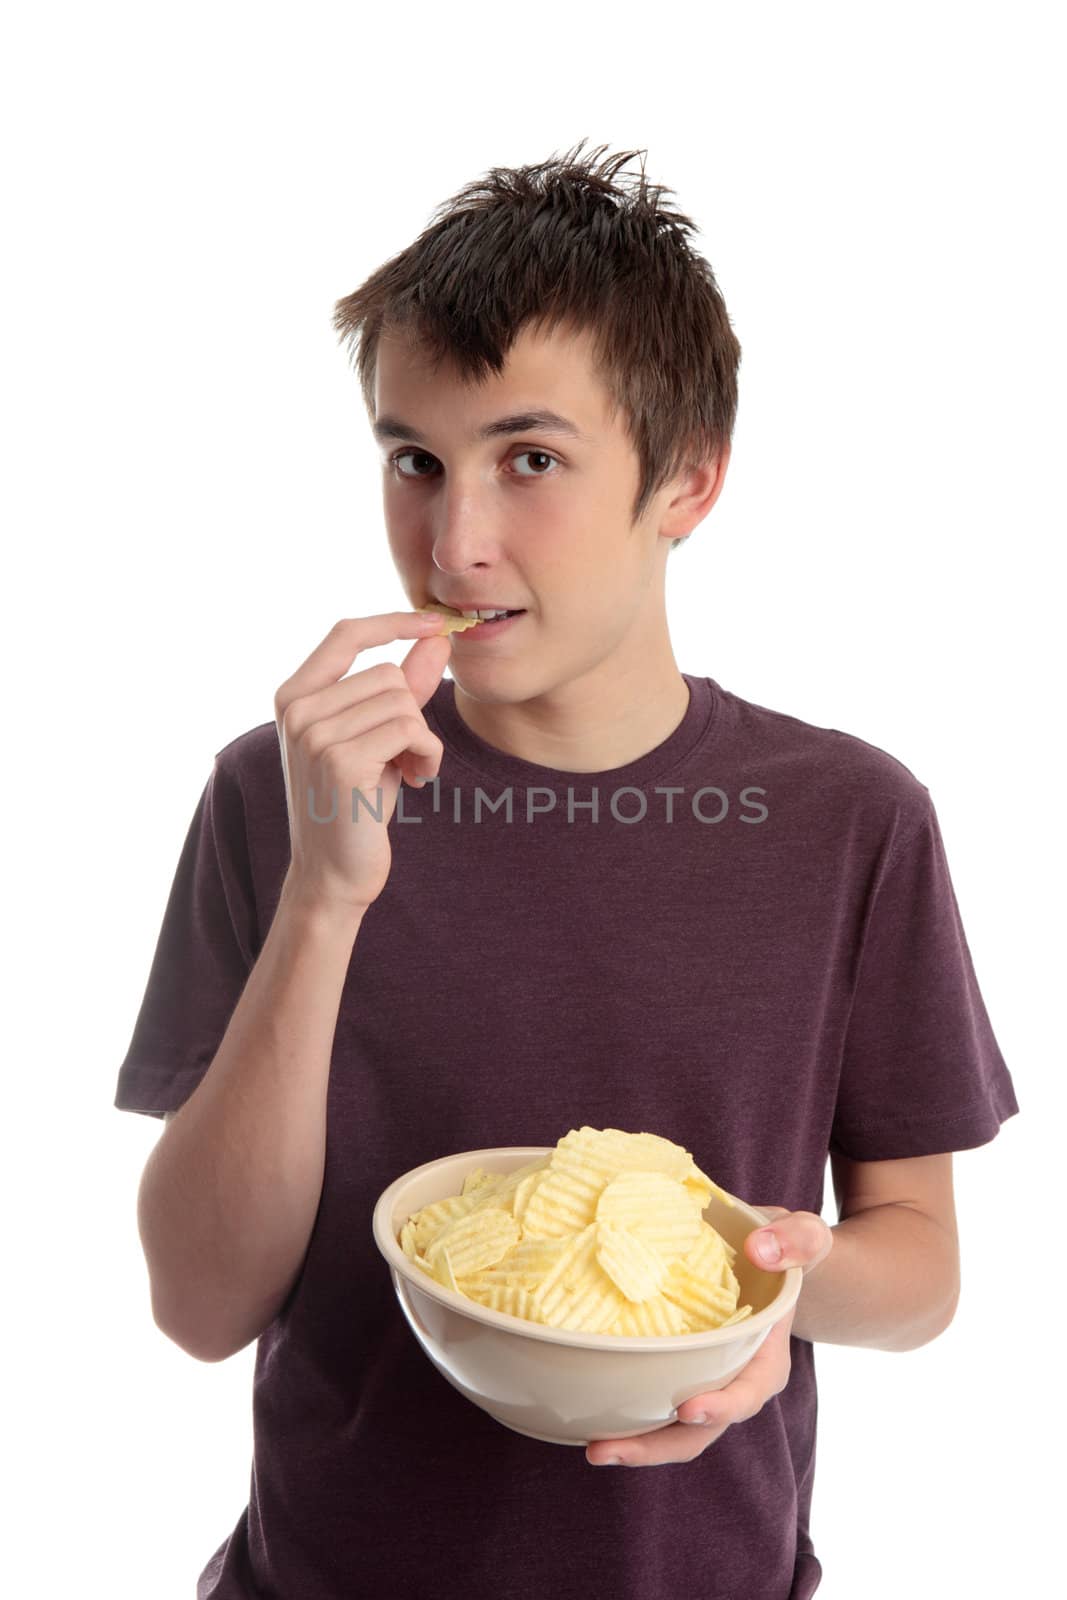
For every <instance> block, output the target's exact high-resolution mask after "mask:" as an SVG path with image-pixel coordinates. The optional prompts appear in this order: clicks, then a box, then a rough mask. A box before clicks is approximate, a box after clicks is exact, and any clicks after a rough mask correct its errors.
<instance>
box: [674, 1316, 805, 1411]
mask: <svg viewBox="0 0 1067 1600" xmlns="http://www.w3.org/2000/svg"><path fill="white" fill-rule="evenodd" d="M791 1370H792V1359H791V1357H790V1354H789V1331H788V1319H783V1321H782V1322H779V1323H775V1325H774V1327H773V1328H772V1329H771V1331H770V1333H769V1334H768V1335H767V1337H766V1339H764V1341H763V1343H762V1344H761V1345H760V1347H759V1349H758V1350H757V1351H756V1354H755V1355H754V1356H753V1357H752V1359H751V1361H749V1362H748V1363H747V1364H746V1365H745V1366H744V1367H743V1368H742V1369H741V1371H740V1372H739V1373H738V1375H737V1377H736V1378H734V1379H733V1381H732V1382H730V1383H728V1384H727V1385H726V1387H725V1389H717V1390H715V1391H714V1392H713V1393H712V1394H706V1395H697V1396H696V1397H695V1398H694V1399H692V1400H687V1401H686V1402H685V1405H684V1407H683V1406H679V1407H678V1421H679V1422H680V1423H682V1425H683V1426H684V1427H689V1428H692V1429H693V1431H694V1432H699V1431H700V1430H701V1428H705V1429H706V1428H718V1427H722V1426H723V1425H724V1424H725V1425H726V1426H730V1425H731V1424H732V1423H734V1422H747V1421H748V1419H749V1418H750V1417H754V1416H755V1415H756V1413H757V1412H758V1411H762V1410H763V1407H764V1406H765V1405H766V1404H767V1401H768V1400H770V1399H772V1398H773V1397H774V1396H775V1395H777V1394H781V1392H782V1390H783V1389H784V1388H785V1386H786V1384H787V1383H788V1382H789V1374H790V1371H791ZM702 1415H703V1416H705V1417H706V1418H707V1421H706V1422H705V1423H703V1424H701V1423H698V1422H697V1421H696V1418H697V1417H699V1416H702Z"/></svg>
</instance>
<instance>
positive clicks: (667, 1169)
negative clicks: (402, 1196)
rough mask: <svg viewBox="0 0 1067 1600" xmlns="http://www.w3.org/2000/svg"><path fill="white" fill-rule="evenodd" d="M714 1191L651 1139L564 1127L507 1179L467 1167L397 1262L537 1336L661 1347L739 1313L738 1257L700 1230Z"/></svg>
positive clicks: (688, 1162)
mask: <svg viewBox="0 0 1067 1600" xmlns="http://www.w3.org/2000/svg"><path fill="white" fill-rule="evenodd" d="M713 1193H717V1194H719V1195H721V1196H722V1198H723V1200H724V1202H725V1203H726V1204H728V1205H733V1204H734V1201H733V1197H732V1196H731V1195H729V1194H727V1193H726V1191H725V1190H722V1189H720V1188H719V1186H718V1185H717V1184H715V1183H713V1182H712V1180H711V1179H710V1178H709V1177H708V1176H707V1174H706V1173H704V1172H702V1171H701V1170H700V1168H699V1167H698V1166H697V1165H696V1163H695V1162H694V1160H693V1157H692V1155H691V1154H690V1152H689V1151H688V1150H684V1149H683V1148H682V1147H681V1145H677V1144H674V1143H673V1142H672V1141H671V1140H670V1139H664V1138H661V1137H660V1136H659V1135H658V1134H653V1133H626V1132H624V1131H623V1130H622V1129H620V1128H605V1129H598V1128H590V1127H587V1126H583V1127H581V1128H577V1129H575V1128H572V1129H571V1130H570V1132H569V1133H567V1134H566V1135H564V1137H563V1138H562V1139H560V1140H559V1142H558V1143H557V1144H556V1146H555V1148H554V1149H553V1150H551V1151H548V1152H547V1153H546V1154H545V1155H543V1156H540V1157H538V1158H537V1159H536V1160H535V1161H529V1162H527V1163H526V1164H525V1165H524V1166H522V1167H518V1168H516V1169H515V1170H513V1171H512V1172H509V1173H491V1172H488V1171H486V1170H485V1169H484V1168H481V1167H476V1168H474V1169H472V1171H470V1172H469V1173H468V1174H467V1176H466V1177H465V1178H464V1180H463V1190H462V1193H461V1194H459V1195H452V1196H450V1197H449V1198H448V1199H447V1200H439V1201H435V1202H433V1203H432V1204H430V1205H427V1206H423V1207H422V1208H421V1210H419V1211H416V1212H414V1213H413V1214H412V1216H410V1217H409V1218H408V1219H407V1220H406V1221H405V1222H404V1223H403V1225H402V1227H401V1229H400V1245H401V1248H402V1249H403V1251H404V1254H405V1255H406V1256H407V1257H408V1258H409V1260H411V1261H413V1262H414V1264H415V1265H416V1266H418V1267H419V1268H420V1269H421V1270H422V1271H424V1272H425V1273H426V1274H427V1275H428V1276H429V1277H432V1278H434V1279H435V1280H436V1281H437V1282H438V1283H440V1284H442V1285H443V1286H444V1287H445V1288H448V1289H452V1290H453V1291H455V1292H456V1293H457V1294H461V1295H463V1296H464V1297H465V1298H466V1299H468V1300H470V1301H472V1302H473V1303H475V1304H478V1305H482V1306H486V1307H488V1308H489V1309H491V1310H494V1311H501V1312H504V1313H505V1314H507V1315H509V1316H514V1317H518V1318H519V1319H520V1320H523V1321H526V1322H534V1323H540V1324H542V1325H543V1326H546V1327H551V1328H560V1329H572V1330H575V1331H578V1332H583V1333H609V1334H614V1335H617V1336H619V1337H623V1338H625V1337H627V1336H628V1337H631V1338H648V1337H650V1336H657V1335H658V1336H662V1337H673V1336H677V1335H678V1334H684V1333H698V1332H703V1331H705V1330H707V1329H709V1328H719V1327H727V1326H729V1325H730V1324H731V1323H734V1322H740V1321H742V1320H743V1319H744V1318H745V1317H747V1316H751V1314H752V1307H751V1306H750V1305H746V1306H739V1305H738V1301H739V1299H740V1294H741V1288H740V1283H739V1281H738V1279H737V1276H736V1274H735V1273H734V1271H733V1262H734V1261H735V1260H736V1258H737V1251H736V1249H735V1248H734V1246H733V1245H731V1244H730V1243H729V1242H728V1241H727V1240H726V1239H724V1238H723V1237H722V1235H721V1234H720V1233H718V1231H717V1230H716V1229H715V1228H713V1227H712V1226H711V1224H710V1223H709V1222H707V1221H706V1220H705V1219H704V1216H703V1210H704V1207H705V1206H706V1205H707V1203H708V1201H709V1200H710V1198H711V1196H712V1194H713Z"/></svg>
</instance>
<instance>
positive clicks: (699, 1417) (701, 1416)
mask: <svg viewBox="0 0 1067 1600" xmlns="http://www.w3.org/2000/svg"><path fill="white" fill-rule="evenodd" d="M707 1420H708V1414H707V1412H706V1411H698V1412H697V1414H696V1416H695V1417H679V1418H678V1421H679V1422H699V1423H700V1424H701V1425H702V1426H704V1425H706V1423H707Z"/></svg>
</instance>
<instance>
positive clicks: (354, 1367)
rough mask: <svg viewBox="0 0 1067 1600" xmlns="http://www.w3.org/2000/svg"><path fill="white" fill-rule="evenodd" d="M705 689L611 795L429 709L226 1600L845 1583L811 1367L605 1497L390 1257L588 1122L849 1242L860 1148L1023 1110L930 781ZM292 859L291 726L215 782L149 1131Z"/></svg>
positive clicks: (174, 940)
mask: <svg viewBox="0 0 1067 1600" xmlns="http://www.w3.org/2000/svg"><path fill="white" fill-rule="evenodd" d="M683 676H684V678H685V681H686V683H687V685H688V687H689V692H690V699H689V706H688V709H687V711H686V713H685V716H684V717H683V719H682V721H681V723H680V724H679V726H678V727H677V728H676V729H675V730H674V732H673V733H672V734H671V735H670V736H669V738H667V739H666V740H664V742H663V743H662V744H660V745H659V746H657V748H656V749H654V750H651V751H649V752H648V753H647V754H645V755H643V756H641V757H640V758H639V759H638V760H636V761H633V762H631V763H629V765H627V766H625V767H618V768H614V769H612V770H610V771H607V772H598V773H574V772H561V771H557V770H555V769H554V768H550V767H544V766H541V765H538V764H536V763H532V762H528V761H523V760H519V759H517V758H516V757H514V756H511V755H508V754H505V753H503V752H502V751H500V750H497V749H495V748H494V747H492V746H491V745H489V744H487V743H486V742H485V741H484V740H483V739H481V738H479V737H478V736H477V735H476V734H474V733H472V732H471V731H470V730H468V728H467V727H466V725H465V724H464V723H463V721H462V720H461V719H460V717H459V715H458V713H457V712H456V709H455V701H454V692H453V683H452V680H451V678H447V677H446V678H444V679H442V682H441V684H440V685H439V687H438V689H437V690H436V692H435V694H434V695H433V697H432V699H431V700H430V701H429V702H428V704H427V707H426V710H425V714H426V717H427V721H428V722H429V724H430V726H431V727H432V728H433V730H434V731H435V732H436V733H437V734H438V735H439V736H440V738H441V739H442V741H443V743H444V746H445V754H444V759H443V762H442V766H441V772H440V775H439V778H438V780H437V781H436V783H435V784H433V785H431V786H427V787H426V788H425V789H422V790H414V789H409V788H407V787H406V786H405V787H403V788H402V789H401V792H400V798H399V802H398V809H397V811H396V813H395V814H394V816H393V819H392V822H391V824H390V836H391V840H392V847H393V865H392V870H391V873H390V877H389V881H388V884H387V885H386V888H385V891H384V892H383V894H382V895H381V897H380V898H379V899H378V900H377V901H376V902H375V904H374V905H373V906H372V907H371V908H370V910H369V912H368V913H367V915H366V917H365V918H364V921H363V924H362V927H361V929H360V933H359V935H358V938H357V940H356V943H355V947H354V950H353V955H352V961H351V964H350V967H349V970H348V974H347V978H346V981H345V986H344V992H343V994H342V998H341V1005H340V1014H339V1018H338V1023H337V1030H336V1034H335V1038H334V1048H333V1055H332V1063H331V1069H330V1082H329V1096H328V1109H327V1130H326V1165H325V1176H324V1182H323V1190H322V1196H321V1200H320V1204H319V1210H318V1214H317V1216H316V1219H315V1226H314V1231H313V1233H312V1236H311V1240H310V1244H309V1248H308V1253H307V1256H306V1259H305V1262H304V1265H303V1269H302V1271H301V1273H300V1276H299V1278H298V1279H297V1281H296V1283H295V1285H294V1287H293V1289H292V1292H291V1294H290V1296H289V1298H288V1300H287V1301H286V1303H285V1305H284V1307H283V1308H282V1310H281V1311H280V1313H279V1314H278V1317H277V1319H276V1320H275V1321H274V1322H273V1323H272V1325H271V1326H270V1327H269V1328H268V1329H267V1330H266V1331H265V1332H264V1334H263V1335H262V1337H261V1338H260V1340H259V1342H258V1346H257V1350H256V1366H255V1381H254V1393H253V1407H254V1409H253V1420H254V1458H253V1462H252V1476H251V1485H250V1497H249V1505H248V1507H247V1508H246V1510H245V1511H244V1512H242V1514H241V1517H240V1519H239V1520H238V1523H237V1526H236V1527H235V1528H234V1529H233V1531H232V1532H231V1533H230V1534H229V1535H228V1536H227V1537H226V1538H225V1539H223V1542H222V1543H221V1544H220V1546H219V1548H218V1550H217V1551H216V1552H215V1554H214V1555H213V1556H212V1557H211V1559H210V1560H209V1561H208V1562H207V1565H206V1567H205V1568H204V1571H203V1573H202V1574H201V1576H200V1579H199V1583H198V1587H197V1596H198V1600H209V1597H210V1600H238V1597H241V1600H248V1597H253V1596H254V1597H257V1600H267V1597H270V1600H275V1597H276V1600H297V1597H299V1600H364V1597H365V1600H382V1596H386V1595H387V1596H390V1597H392V1596H395V1597H397V1600H471V1597H478V1596H487V1595H493V1594H497V1593H504V1594H507V1595H508V1596H509V1600H544V1596H545V1595H546V1594H548V1595H554V1596H558V1597H560V1600H572V1597H578V1596H582V1597H589V1596H592V1597H596V1600H600V1597H602V1596H607V1595H611V1596H612V1597H613V1600H678V1596H680V1595H685V1596H689V1597H692V1600H738V1597H739V1596H746V1597H751V1600H756V1597H758V1600H807V1597H808V1596H810V1595H812V1594H813V1593H814V1592H815V1589H816V1588H817V1587H818V1584H819V1580H820V1577H821V1573H822V1569H821V1567H820V1564H819V1561H818V1559H817V1558H816V1556H815V1553H814V1550H813V1546H812V1539H811V1529H810V1517H811V1504H812V1486H813V1481H814V1471H815V1422H816V1387H815V1361H814V1348H813V1346H812V1345H811V1344H810V1343H808V1342H807V1341H805V1340H802V1339H798V1338H796V1337H794V1338H793V1339H792V1340H791V1345H790V1352H791V1356H792V1371H791V1374H790V1378H789V1382H788V1384H787V1386H786V1388H785V1389H784V1390H783V1391H782V1393H781V1394H780V1395H778V1396H776V1397H774V1398H773V1399H771V1400H770V1401H768V1402H767V1404H766V1405H765V1406H764V1407H763V1409H762V1410H761V1411H760V1412H759V1413H758V1414H757V1415H756V1416H755V1417H752V1418H751V1419H749V1420H748V1421H746V1422H741V1423H736V1424H735V1425H734V1426H733V1427H731V1428H729V1429H727V1431H726V1432H725V1433H724V1434H723V1435H722V1436H721V1437H720V1438H719V1439H718V1440H716V1441H715V1442H714V1443H713V1444H711V1445H709V1447H708V1448H707V1449H706V1450H705V1451H704V1453H703V1454H702V1455H700V1456H698V1457H697V1459H696V1460H694V1461H691V1462H687V1463H677V1464H671V1465H665V1466H658V1467H646V1468H640V1469H637V1468H634V1469H627V1468H622V1467H618V1468H613V1467H593V1466H590V1464H589V1463H588V1461H587V1460H586V1458H585V1451H584V1449H583V1448H581V1447H574V1446H561V1445H555V1444H545V1443H542V1442H540V1441H539V1440H536V1439H530V1438H527V1437H526V1436H525V1435H523V1434H519V1433H514V1432H512V1431H511V1430H510V1429H508V1428H506V1427H503V1426H502V1425H501V1424H500V1423H498V1422H495V1421H494V1420H493V1419H492V1418H491V1417H489V1416H488V1415H487V1414H486V1413H485V1412H483V1411H481V1410H479V1409H478V1407H477V1406H474V1405H472V1404H471V1403H470V1402H469V1401H468V1400H466V1399H464V1398H463V1396H462V1395H460V1394H459V1393H458V1392H457V1391H456V1390H455V1389H454V1388H452V1386H451V1385H450V1384H449V1383H448V1382H447V1380H446V1379H445V1378H444V1377H442V1376H441V1374H440V1373H439V1372H438V1371H437V1370H436V1368H435V1367H434V1366H433V1365H432V1364H431V1363H430V1362H429V1361H428V1360H427V1359H426V1357H425V1355H424V1354H423V1353H422V1351H421V1350H420V1349H419V1347H418V1345H417V1344H416V1342H415V1338H414V1335H413V1334H412V1332H411V1329H410V1328H409V1326H408V1324H407V1322H406V1321H405V1319H404V1316H403V1314H402V1313H401V1311H400V1308H399V1306H398V1304H397V1301H396V1298H395V1296H394V1292H393V1288H392V1284H391V1281H390V1277H389V1271H388V1268H387V1266H386V1263H385V1262H384V1260H383V1259H382V1257H381V1255H380V1253H379V1252H378V1250H377V1248H376V1246H375V1244H374V1241H373V1238H372V1235H371V1215H372V1212H373V1209H374V1204H375V1201H376V1200H377V1198H378V1195H379V1194H380V1193H381V1191H382V1190H383V1189H384V1188H385V1187H386V1186H387V1185H388V1184H390V1183H391V1182H392V1181H393V1179H394V1178H396V1177H397V1176H399V1174H400V1173H402V1172H406V1171H407V1170H408V1169H409V1168H411V1167H416V1166H419V1165H420V1164H421V1163H422V1162H425V1161H431V1160H433V1159H434V1158H435V1157H437V1156H444V1155H448V1154H450V1153H451V1152H454V1151H460V1150H474V1149H479V1148H482V1147H485V1146H491V1145H546V1146H547V1145H554V1144H555V1143H556V1141H557V1140H558V1139H559V1138H560V1137H561V1136H562V1135H563V1134H565V1133H567V1132H568V1130H569V1129H571V1128H580V1127H582V1126H583V1125H587V1124H588V1125H589V1126H591V1127H595V1128H605V1127H615V1128H624V1129H626V1130H628V1131H630V1132H633V1133H639V1132H644V1131H647V1132H650V1133H656V1134H660V1135H662V1137H664V1138H666V1139H672V1140H674V1141H676V1142H677V1143H678V1144H680V1145H683V1146H684V1147H685V1148H686V1149H687V1150H689V1151H691V1152H692V1154H693V1157H694V1159H695V1160H696V1162H697V1165H698V1166H700V1167H701V1168H703V1170H704V1171H706V1172H707V1173H708V1174H709V1175H710V1176H711V1177H712V1178H714V1180H715V1181H716V1182H717V1183H719V1184H721V1185H722V1186H723V1187H724V1188H726V1189H728V1190H730V1191H731V1192H732V1193H734V1194H736V1195H739V1196H740V1197H742V1198H743V1199H745V1200H748V1201H751V1202H753V1203H755V1204H757V1205H758V1204H761V1203H762V1204H768V1205H781V1206H785V1207H788V1208H789V1209H790V1210H802V1211H813V1212H819V1211H820V1210H821V1208H822V1203H823V1180H824V1175H825V1169H826V1162H827V1155H828V1152H830V1151H831V1150H837V1151H840V1152H842V1153H843V1154H844V1155H845V1156H848V1157H850V1158H852V1159H854V1160H860V1161H880V1160H893V1159H899V1158H901V1157H906V1156H922V1155H930V1154H933V1153H935V1152H937V1151H948V1150H966V1149H970V1148H972V1147H973V1146H975V1145H981V1144H985V1143H987V1142H988V1141H989V1140H991V1139H992V1138H994V1136H995V1135H996V1133H997V1131H998V1129H999V1127H1000V1125H1001V1123H1002V1122H1004V1121H1005V1119H1006V1118H1008V1117H1010V1116H1012V1115H1013V1114H1014V1113H1015V1112H1017V1111H1018V1103H1017V1101H1016V1098H1015V1094H1014V1089H1013V1084H1012V1080H1011V1077H1010V1075H1009V1073H1008V1069H1007V1067H1006V1066H1005V1063H1004V1060H1003V1058H1002V1056H1001V1053H1000V1050H999V1049H998V1047H997V1043H996V1040H995V1038H994V1036H993V1033H992V1030H991V1028H990V1024H989V1019H988V1016H987V1014H986V1010H985V1006H984V1005H983V1002H982V997H981V994H980V992H979V989H978V985H977V982H976V979H975V974H974V969H973V966H972V963H971V958H970V953H969V950H968V947H967V942H966V939H965V937H964V932H963V928H962V926H961V923H960V916H959V910H958V907H957V904H956V898H955V895H954V892H953V889H952V884H951V881H950V878H949V870H948V866H947V864H946V859H945V852H944V846H943V844H942V840H941V834H940V831H939V829H938V823H937V818H936V815H935V812H934V807H933V804H932V802H931V798H930V794H929V791H928V790H927V789H926V787H925V786H924V785H923V784H922V783H920V782H919V781H918V780H917V779H916V778H915V777H914V776H913V775H912V773H911V772H909V770H908V769H907V768H906V767H905V766H903V765H901V763H900V762H899V761H897V760H895V759H894V758H893V757H892V756H890V755H887V754H886V753H885V752H884V751H882V750H879V749H877V748H875V747H874V746H872V745H870V744H867V743H866V742H865V741H863V740H862V739H858V738H856V737H854V736H852V735H850V734H846V733H841V732H839V731H838V730H837V729H834V728H819V727H814V726H812V725H811V724H810V723H806V722H803V721H800V720H799V719H798V718H796V717H792V716H787V715H785V714H783V713H781V712H778V711H771V710H768V709H767V708H766V707H764V706H759V705H755V704H753V703H751V702H750V701H747V700H744V699H742V698H741V697H740V696H739V695H736V694H732V693H730V692H729V691H728V690H724V689H723V688H721V687H720V686H719V684H718V683H716V682H715V681H714V680H713V679H711V678H704V677H695V676H691V675H690V674H688V673H686V674H683ZM569 793H570V799H571V802H572V803H571V805H570V808H568V795H569ZM370 798H373V797H370ZM340 803H341V804H342V805H345V806H346V807H347V805H348V804H349V803H350V797H346V796H342V797H341V802H340ZM319 804H320V808H324V807H325V798H324V797H323V798H322V799H321V800H320V802H319ZM594 804H595V806H596V810H594V808H593V807H594ZM479 807H480V810H479ZM493 808H495V809H493ZM509 808H510V809H509ZM357 825H358V824H357ZM288 864H289V830H288V817H287V811H286V802H285V789H284V783H283V777H282V769H281V763H280V756H279V750H278V738H277V732H276V729H275V726H274V724H273V722H270V723H264V724H263V725H262V726H260V727H258V728H253V729H252V730H251V731H250V732H248V733H245V734H243V735H242V736H241V737H239V738H237V739H235V740H234V741H233V742H232V743H231V744H228V745H227V746H226V747H225V748H224V749H223V750H221V751H219V752H218V754H217V756H216V759H215V764H214V768H213V770H212V772H211V775H210V777H209V779H208V781H207V783H206V785H205V788H204V791H203V794H202V796H201V799H200V802H199V804H198V806H197V808H196V813H195V815H194V817H193V820H192V824H191V827H190V830H189V834H188V837H187V839H186V841H185V846H184V849H183V850H182V853H181V857H180V860H179V862H178V868H177V873H176V876H175V879H174V885H173V888H172V890H171V894H170V898H169V901H168V903H167V907H166V913H165V916H164V919H163V924H162V928H161V931H160V935H159V943H158V947H157V949H156V953H155V958H154V961H153V964H152V968H151V973H150V976H149V980H148V986H147V990H146V993H145V997H144V1001H143V1004H142V1007H141V1010H140V1014H139V1015H138V1018H137V1023H136V1027H135V1029H134V1032H133V1038H132V1042H131V1044H130V1048H129V1051H128V1053H127V1055H126V1058H125V1060H124V1061H123V1063H122V1066H121V1069H120V1071H119V1076H118V1087H117V1093H116V1096H115V1101H114V1103H115V1105H116V1106H117V1107H119V1108H120V1109H122V1110H127V1111H139V1112H144V1113H147V1114H149V1115H153V1116H162V1114H163V1112H165V1111H168V1110H171V1109H174V1108H176V1107H178V1106H180V1105H182V1104H183V1103H184V1102H185V1101H186V1100H187V1099H188V1097H189V1095H190V1094H191V1093H192V1092H193V1090H194V1089H195V1088H196V1086H197V1084H198V1083H199V1082H200V1080H201V1079H202V1078H203V1076H204V1074H205V1073H206V1072H207V1070H208V1068H209V1066H210V1064H211V1062H212V1059H213V1058H214V1056H215V1053H216V1051H217V1049H218V1046H219V1043H220V1041H221V1039H222V1036H223V1034H224V1032H225V1030H226V1026H227V1023H228V1021H229V1019H230V1016H231V1014H232V1012H233V1009H234V1006H235V1005H236V1002H237V1000H238V998H239V996H240V993H241V989H242V987H243V985H244V983H245V981H246V979H247V977H248V974H249V971H250V969H251V967H252V965H253V963H254V962H255V960H256V956H257V954H258V952H259V950H260V949H261V947H262V944H263V941H264V938H265V936H266V933H267V930H268V928H269V926H270V922H271V918H272V917H273V915H274V912H275V910H276V908H277V904H278V898H279V895H280V892H281V886H282V880H283V878H284V876H285V872H286V869H287V867H288ZM861 1447H862V1441H861ZM220 1532H221V1530H220Z"/></svg>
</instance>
